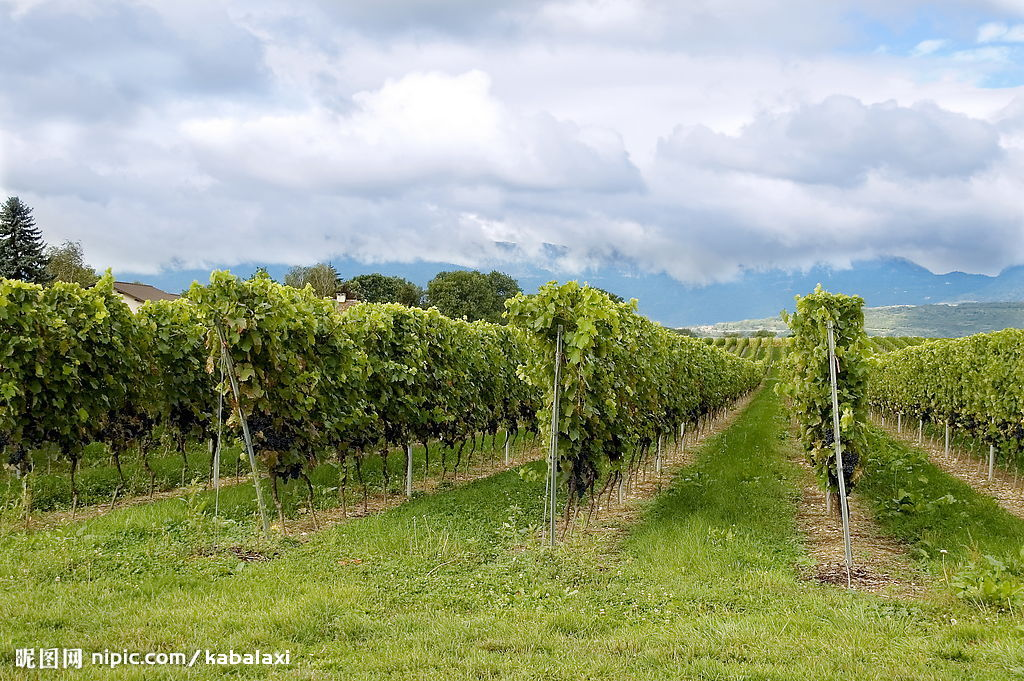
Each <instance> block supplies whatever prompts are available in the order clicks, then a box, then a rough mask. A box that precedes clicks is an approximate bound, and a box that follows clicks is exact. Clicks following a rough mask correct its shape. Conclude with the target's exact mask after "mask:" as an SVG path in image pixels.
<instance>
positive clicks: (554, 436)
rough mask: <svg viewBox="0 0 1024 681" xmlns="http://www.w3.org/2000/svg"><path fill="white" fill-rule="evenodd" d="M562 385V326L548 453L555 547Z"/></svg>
mask: <svg viewBox="0 0 1024 681" xmlns="http://www.w3.org/2000/svg"><path fill="white" fill-rule="evenodd" d="M561 384H562V325H561V324H559V325H558V335H557V336H556V337H555V383H554V390H553V393H554V399H553V400H552V402H551V449H550V451H549V452H548V495H549V496H548V523H549V528H548V532H549V534H550V538H551V545H552V546H554V545H555V540H556V537H555V531H556V525H557V524H558V523H557V519H556V513H557V512H558V486H557V485H558V428H559V417H558V401H559V392H560V389H561Z"/></svg>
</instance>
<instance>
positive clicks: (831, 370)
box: [828, 320, 853, 586]
mask: <svg viewBox="0 0 1024 681" xmlns="http://www.w3.org/2000/svg"><path fill="white" fill-rule="evenodd" d="M836 364H837V361H836V339H835V332H834V329H833V324H832V320H829V322H828V374H829V380H830V381H831V382H832V435H833V437H832V439H833V440H835V447H836V473H837V475H836V478H837V479H838V480H839V507H840V511H841V513H842V517H843V544H844V546H845V548H846V584H847V586H850V584H851V577H850V570H851V569H852V568H853V547H852V546H851V545H850V507H849V504H848V503H847V500H846V477H845V476H844V475H843V438H842V436H841V434H840V431H839V383H838V380H837V378H836Z"/></svg>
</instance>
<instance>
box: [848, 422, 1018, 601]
mask: <svg viewBox="0 0 1024 681" xmlns="http://www.w3.org/2000/svg"><path fill="white" fill-rule="evenodd" d="M869 442H870V449H871V454H872V458H871V459H870V460H869V466H868V470H867V474H866V475H865V477H864V480H863V481H862V483H861V485H860V488H859V491H860V493H861V494H863V495H864V496H866V497H867V498H868V499H869V500H870V502H871V503H872V505H873V507H874V510H875V515H876V517H877V518H878V520H879V523H880V524H881V525H882V527H883V528H884V529H885V530H886V531H887V532H888V533H890V534H891V535H893V536H895V537H898V538H899V539H900V540H902V541H904V542H906V543H907V544H908V546H910V547H911V550H912V553H913V554H914V555H915V556H916V557H917V558H919V559H920V560H921V561H922V562H923V563H924V564H925V565H926V566H927V567H928V568H929V569H930V570H931V572H932V573H933V575H935V576H936V577H937V578H940V579H942V580H943V581H945V582H949V583H950V586H951V588H953V590H954V592H957V593H959V594H960V595H961V596H964V597H974V598H975V599H977V600H979V601H982V602H989V603H991V604H992V605H998V604H999V601H1000V599H1002V600H1003V601H1004V603H1003V605H1005V606H1006V607H1011V606H1013V605H1014V604H1015V605H1016V607H1017V609H1018V613H1020V612H1021V609H1022V608H1024V520H1022V519H1021V518H1018V517H1016V516H1014V515H1012V514H1010V513H1008V512H1007V511H1006V510H1004V509H1003V508H1001V507H1000V506H999V504H998V503H997V502H996V500H995V499H993V498H992V497H990V496H988V495H986V494H984V493H980V492H978V491H976V490H974V489H973V488H972V487H971V486H970V485H968V484H967V483H965V482H963V481H961V480H958V479H956V478H954V477H952V476H950V475H948V474H946V473H945V472H943V471H942V470H940V469H939V468H938V467H937V466H935V465H934V464H932V463H931V462H930V461H929V460H928V457H927V455H926V454H925V453H924V452H923V451H922V450H919V449H917V448H916V447H913V446H908V445H905V444H903V443H900V442H898V441H896V440H894V439H892V438H890V437H887V436H886V435H884V434H883V433H882V432H881V431H879V430H873V431H872V432H871V435H870V440H869ZM965 580H966V584H964V583H963V582H964V581H965ZM985 580H988V581H989V582H992V583H991V584H988V585H986V584H984V583H983V582H985ZM986 587H987V588H990V589H993V590H994V591H992V593H989V594H986V593H985V592H984V588H986ZM1000 587H1001V588H1000ZM972 588H973V589H974V590H972ZM979 588H980V589H982V591H978V589H979ZM1014 590H1017V598H1016V601H1015V602H1013V601H1011V602H1010V603H1006V602H1005V598H1006V595H1007V592H1008V591H1010V592H1012V591H1014Z"/></svg>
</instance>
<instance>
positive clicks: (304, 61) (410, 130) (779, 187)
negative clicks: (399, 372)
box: [0, 0, 1024, 281]
mask: <svg viewBox="0 0 1024 681" xmlns="http://www.w3.org/2000/svg"><path fill="white" fill-rule="evenodd" d="M85 4H86V5H87V7H88V11H86V12H84V13H78V14H76V13H75V12H74V11H71V10H69V9H67V8H68V7H70V6H71V5H63V4H62V5H56V4H53V3H49V2H45V1H44V2H39V3H34V4H31V3H30V4H22V5H21V6H20V9H19V13H18V14H17V16H14V15H13V14H12V15H10V16H4V12H3V10H0V29H2V31H3V33H4V35H5V40H4V41H0V76H2V77H3V78H4V79H5V82H7V83H8V84H9V85H10V87H8V88H5V89H4V91H3V92H2V93H0V189H2V190H4V191H6V192H8V193H18V194H21V195H22V196H23V197H24V198H26V200H28V201H29V202H30V204H31V205H33V206H35V207H36V212H37V216H38V217H39V221H40V224H41V225H42V226H43V228H44V230H45V231H46V237H47V238H48V239H49V240H51V241H57V240H60V239H64V238H74V239H79V240H81V241H82V242H83V244H84V245H85V248H86V252H87V254H88V256H89V258H90V261H91V262H94V263H95V264H96V265H103V266H106V265H112V266H115V267H118V268H121V269H132V270H136V271H153V270H154V269H156V268H159V267H160V266H161V265H163V264H166V263H170V262H173V263H178V264H184V265H190V266H207V265H211V264H215V263H220V264H224V263H232V262H245V261H266V262H285V263H291V264H297V263H302V262H310V261H313V260H316V259H320V258H325V257H330V256H331V255H346V256H351V257H356V258H359V259H364V260H368V261H374V262H377V261H385V260H391V261H394V260H398V261H410V260H414V259H426V260H437V261H443V262H452V263H456V264H464V265H485V264H486V263H487V262H488V261H493V260H495V259H501V258H512V259H518V260H528V261H530V262H535V263H552V262H554V263H556V264H558V265H559V266H560V267H563V268H581V267H587V266H591V265H595V264H601V263H611V264H613V265H616V264H620V263H628V264H629V265H630V266H631V267H635V268H638V269H641V270H651V271H665V272H668V273H670V274H671V275H672V276H675V277H677V278H679V279H681V280H685V281H703V280H708V279H716V278H723V277H728V276H730V275H732V274H734V273H735V272H737V271H738V270H739V269H740V268H741V267H759V266H768V265H778V266H808V265H810V264H812V263H814V262H815V261H818V260H825V261H828V262H833V263H844V262H849V261H850V260H851V259H853V258H858V257H871V256H874V255H897V256H900V255H902V256H905V257H912V258H914V259H916V260H917V261H918V262H921V263H922V264H925V265H927V266H930V267H935V268H938V269H966V270H975V271H978V270H982V271H992V270H996V269H999V268H1000V267H1003V266H1006V265H1010V264H1014V263H1018V262H1021V261H1024V250H1022V249H1024V246H1022V245H1021V244H1022V243H1024V242H1022V240H1021V239H1020V225H1021V224H1022V221H1024V216H1022V210H1024V209H1022V208H1021V206H1020V201H1019V198H1018V197H1017V193H1019V192H1018V190H1019V186H1018V184H1019V178H1020V177H1021V176H1024V164H1022V161H1021V149H1022V148H1024V139H1022V135H1021V133H1020V130H1022V129H1024V128H1022V124H1021V123H1020V120H1021V116H1020V114H1019V109H1020V106H1019V104H1018V105H1016V106H1015V105H1013V104H1012V103H1013V102H1014V101H1015V99H1014V98H1015V97H1020V98H1021V99H1020V101H1024V88H1020V87H1015V88H1003V89H992V88H984V87H981V86H980V85H979V83H982V82H984V81H985V79H986V78H989V77H990V76H991V75H992V74H993V73H1001V72H1002V71H1000V69H1004V68H1012V67H1014V66H1015V64H1016V62H1015V60H1016V59H1017V56H1016V52H1014V51H1013V50H1014V49H1015V48H1013V47H1012V46H1008V45H1006V44H1003V43H1007V42H1009V40H1008V38H1007V36H1010V35H1012V34H1013V30H1014V29H1015V26H1011V24H1006V25H1005V26H1003V27H1002V28H999V29H998V30H996V29H995V28H990V29H987V32H986V33H984V36H991V38H986V39H985V40H982V39H981V38H982V32H981V31H979V41H980V42H981V43H983V44H980V45H978V46H976V47H975V48H974V49H971V50H959V51H958V52H956V53H954V54H952V55H948V56H947V54H946V52H947V50H948V49H949V45H947V44H942V45H941V46H940V45H937V44H935V43H936V41H937V39H936V40H933V41H924V42H922V43H921V44H920V45H919V46H918V47H919V48H920V49H921V50H923V52H922V54H925V53H926V54H930V55H934V57H932V58H928V59H913V58H911V56H910V55H908V54H906V51H905V50H902V51H901V52H902V53H901V54H869V53H866V52H857V51H856V49H854V48H855V47H856V45H858V44H859V43H858V40H861V39H863V38H864V36H861V35H859V34H858V33H857V29H856V26H855V25H854V24H852V23H851V22H849V21H847V20H846V18H847V17H848V15H847V14H846V10H848V9H850V7H852V5H844V4H843V3H821V2H816V1H812V0H795V1H793V2H789V3H784V4H782V5H778V4H765V3H762V2H755V1H754V0H727V1H725V2H720V3H718V2H716V3H699V4H694V3H675V2H669V1H668V0H643V1H640V0H638V1H636V2H627V1H626V0H564V1H563V0H547V1H539V0H538V1H537V2H524V3H518V2H517V3H510V2H501V3H478V2H469V0H430V2H428V3H415V2H409V1H407V0H386V1H385V2H380V3H334V2H320V3H313V4H305V3H303V4H288V5H281V4H262V3H252V2H247V3H244V4H243V3H234V2H226V3H223V4H222V3H193V4H175V6H174V7H173V8H172V7H170V6H167V5H164V4H162V3H153V4H151V5H145V4H132V5H115V4H114V3H85ZM940 4H941V6H942V7H950V8H953V9H954V10H955V9H956V8H962V7H963V6H962V5H960V4H957V3H956V2H954V0H947V2H945V3H940ZM921 6H922V5H921V4H920V3H917V2H915V1H913V0H907V1H906V2H902V1H901V2H897V3H892V2H886V3H882V2H881V1H880V0H878V1H874V0H872V1H871V2H865V3H857V7H858V9H860V10H861V11H863V12H866V13H867V14H868V15H870V16H871V17H872V18H873V19H874V20H876V21H877V22H880V23H882V24H887V23H892V24H893V25H897V26H899V25H901V22H903V21H904V20H905V19H906V18H907V17H913V16H914V12H915V11H916V8H919V7H921ZM196 13H199V14H196ZM196 16H201V17H204V19H203V21H201V22H199V23H200V24H201V25H202V27H203V31H202V32H201V35H196V36H191V35H190V34H189V32H188V31H187V30H186V29H187V28H188V27H189V26H191V25H193V23H194V22H193V19H194V18H195V17H196ZM1009 16H1011V15H1010V14H1002V13H1000V14H993V16H992V17H991V18H992V20H993V22H996V21H997V20H998V21H1003V20H1005V19H1006V17H1009ZM797 19H801V20H802V21H798V20H797ZM990 23H991V22H990ZM1004 29H1005V30H1004ZM939 35H942V34H939ZM221 37H223V38H224V40H220V39H219V38H221ZM872 39H873V37H872ZM871 44H875V42H872V43H871ZM851 45H852V46H853V47H851ZM979 235H980V236H979ZM496 242H507V243H513V244H515V246H513V247H509V246H499V245H498V244H497V243H496Z"/></svg>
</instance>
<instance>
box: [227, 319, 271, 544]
mask: <svg viewBox="0 0 1024 681" xmlns="http://www.w3.org/2000/svg"><path fill="white" fill-rule="evenodd" d="M217 335H218V336H220V348H221V349H220V351H221V357H223V358H224V363H225V368H226V369H227V374H228V378H229V379H231V392H232V393H234V395H235V402H236V403H237V405H238V420H239V421H241V422H242V437H243V438H244V439H245V451H246V452H247V453H248V454H249V467H250V468H251V469H252V484H253V486H254V487H255V488H256V505H257V506H259V509H260V523H261V524H262V525H263V536H264V537H269V536H270V523H268V522H267V509H266V507H265V505H264V503H263V490H262V489H260V472H259V468H257V467H256V453H255V452H254V451H253V449H252V436H251V435H249V423H248V422H247V421H246V419H245V414H243V413H242V393H241V390H239V388H238V377H237V376H236V375H235V364H234V362H232V361H231V355H230V354H229V353H228V342H227V340H225V339H224V330H223V329H222V328H220V325H219V324H218V325H217Z"/></svg>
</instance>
